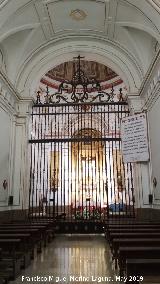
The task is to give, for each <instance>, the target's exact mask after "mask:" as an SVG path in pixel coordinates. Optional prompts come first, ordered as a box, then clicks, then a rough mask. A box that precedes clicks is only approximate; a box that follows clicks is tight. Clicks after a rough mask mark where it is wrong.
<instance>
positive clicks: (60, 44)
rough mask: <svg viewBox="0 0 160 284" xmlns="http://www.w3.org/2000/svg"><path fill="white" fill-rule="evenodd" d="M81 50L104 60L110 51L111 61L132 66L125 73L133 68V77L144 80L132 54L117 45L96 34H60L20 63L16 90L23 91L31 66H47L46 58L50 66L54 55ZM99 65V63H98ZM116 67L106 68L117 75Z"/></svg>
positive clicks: (54, 58)
mask: <svg viewBox="0 0 160 284" xmlns="http://www.w3.org/2000/svg"><path fill="white" fill-rule="evenodd" d="M83 49H84V51H85V50H87V52H88V50H89V49H90V52H91V54H93V53H94V54H95V55H96V54H101V55H102V54H103V56H104V58H108V50H110V51H109V53H111V54H110V58H111V59H112V57H113V56H114V57H115V60H119V61H121V62H122V65H125V66H127V63H128V64H129V65H131V66H132V67H131V68H129V69H128V71H127V72H128V73H130V69H132V68H133V66H134V70H136V71H135V76H136V77H139V80H140V81H142V80H143V78H144V75H143V70H142V68H141V66H140V64H139V62H138V60H137V58H136V57H135V56H134V55H133V54H131V53H130V52H129V51H127V50H126V49H125V48H124V47H123V46H120V44H119V43H116V42H112V41H110V40H108V39H106V38H105V37H103V36H98V35H97V34H94V35H88V34H87V35H79V36H77V34H76V35H75V34H66V35H64V34H62V35H61V36H58V37H55V38H54V39H53V40H52V41H50V42H47V43H45V44H44V45H41V46H39V47H38V48H37V49H36V50H34V52H32V54H30V56H28V58H27V59H26V60H25V62H23V63H22V65H21V66H20V68H19V72H18V74H17V80H16V82H15V86H16V87H17V88H18V90H19V91H20V92H21V91H22V90H23V89H24V87H20V85H21V84H22V85H23V84H24V85H25V80H24V83H22V81H23V79H22V77H24V75H23V73H25V72H26V70H27V69H28V68H29V69H30V71H29V73H28V75H27V76H26V77H28V76H30V75H29V74H30V72H31V70H32V69H33V68H34V67H33V65H36V64H37V66H38V65H41V66H42V64H44V65H46V64H48V63H46V62H45V61H47V60H48V59H47V58H48V57H50V64H52V62H54V61H55V60H56V55H55V54H57V56H60V55H62V54H63V53H64V54H66V53H68V54H69V53H70V52H71V50H72V52H79V51H81V52H82V50H83ZM55 52H56V53H55ZM76 55H77V53H76ZM36 58H39V59H38V61H37V62H36ZM68 59H69V60H70V58H68ZM68 59H67V60H68ZM86 59H87V58H86ZM108 59H109V58H108ZM35 62H36V63H35ZM42 62H43V63H42ZM63 62H64V61H63ZM63 62H57V65H59V64H60V63H63ZM126 62H127V63H126ZM129 62H130V63H129ZM99 63H101V62H99ZM102 63H103V62H102ZM29 65H30V67H29ZM107 65H108V64H107ZM116 66H119V68H120V69H121V64H120V63H119V65H118V64H116V65H115V64H114V66H112V65H111V66H108V67H111V69H113V70H115V72H117V73H118V70H117V71H116V69H115V67H116ZM52 67H55V65H54V66H53V65H52V66H48V70H49V69H51V68H52ZM117 69H118V68H117ZM48 70H47V66H46V69H45V68H44V73H43V74H42V76H43V75H44V74H45V73H46V72H47V71H48ZM123 73H124V72H123ZM118 74H119V75H120V76H121V74H120V73H118ZM35 75H36V74H35ZM42 76H41V77H42ZM121 77H122V76H121ZM122 79H123V78H122ZM137 80H138V79H137ZM137 80H136V82H137ZM20 81H21V83H20ZM124 81H125V80H124ZM137 84H138V85H139V86H138V88H139V87H140V84H141V83H140V82H139V83H137Z"/></svg>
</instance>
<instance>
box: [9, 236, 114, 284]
mask: <svg viewBox="0 0 160 284" xmlns="http://www.w3.org/2000/svg"><path fill="white" fill-rule="evenodd" d="M27 277H28V278H27ZM31 277H35V278H33V279H32V278H31ZM38 277H39V278H38ZM109 282H110V283H113V284H114V283H116V284H118V282H117V281H116V280H115V277H114V276H113V272H112V269H111V264H110V261H109V248H108V245H107V243H106V240H105V238H104V236H102V235H59V236H56V237H55V239H54V240H53V242H52V243H50V244H49V245H48V246H47V248H45V249H44V250H43V252H42V253H41V254H39V255H38V256H37V257H36V259H35V260H34V261H33V262H32V264H31V265H30V266H29V267H28V268H27V269H26V270H24V271H22V274H21V276H20V277H19V278H17V279H16V280H15V281H14V282H11V283H12V284H22V283H24V284H28V283H32V284H33V283H34V284H35V283H43V284H44V283H52V284H53V283H66V284H71V283H74V284H75V283H79V284H80V283H87V284H90V283H109Z"/></svg>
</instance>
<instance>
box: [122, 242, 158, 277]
mask: <svg viewBox="0 0 160 284" xmlns="http://www.w3.org/2000/svg"><path fill="white" fill-rule="evenodd" d="M159 256H160V246H147V247H145V246H137V247H136V246H134V247H131V246H122V247H119V249H118V265H119V273H120V276H123V275H124V273H125V272H126V261H127V259H159ZM142 276H143V275H142Z"/></svg>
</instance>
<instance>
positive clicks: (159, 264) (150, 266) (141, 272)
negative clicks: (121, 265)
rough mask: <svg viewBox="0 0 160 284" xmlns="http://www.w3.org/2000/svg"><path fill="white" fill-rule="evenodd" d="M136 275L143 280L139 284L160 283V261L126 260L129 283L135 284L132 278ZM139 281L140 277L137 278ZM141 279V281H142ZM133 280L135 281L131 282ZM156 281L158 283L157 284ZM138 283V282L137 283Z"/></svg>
mask: <svg viewBox="0 0 160 284" xmlns="http://www.w3.org/2000/svg"><path fill="white" fill-rule="evenodd" d="M131 275H132V276H133V275H136V276H139V278H140V277H141V279H142V278H143V281H138V283H148V281H150V282H149V283H151V282H152V281H153V280H154V283H160V259H146V258H145V259H144V258H143V259H141V258H140V259H135V258H132V259H128V258H127V259H126V276H127V278H128V282H127V283H135V281H134V279H131V277H130V276H131ZM136 279H137V280H138V277H136ZM141 279H140V280H141ZM130 280H133V281H130ZM155 281H156V282H155ZM136 283H137V281H136Z"/></svg>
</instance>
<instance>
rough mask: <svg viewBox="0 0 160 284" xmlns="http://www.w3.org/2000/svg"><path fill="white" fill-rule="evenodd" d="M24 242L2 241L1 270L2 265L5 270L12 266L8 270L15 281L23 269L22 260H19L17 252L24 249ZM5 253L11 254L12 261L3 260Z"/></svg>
mask: <svg viewBox="0 0 160 284" xmlns="http://www.w3.org/2000/svg"><path fill="white" fill-rule="evenodd" d="M22 245H23V242H22V240H21V239H17V238H15V239H0V247H2V258H1V268H2V264H3V266H4V268H5V267H6V266H7V265H10V268H7V270H8V274H10V276H11V277H12V279H15V278H16V277H17V276H18V275H19V273H20V268H21V258H19V256H18V254H17V252H18V251H20V249H21V248H22ZM3 252H9V253H10V259H7V258H6V260H5V259H4V258H3Z"/></svg>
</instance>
